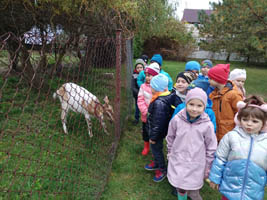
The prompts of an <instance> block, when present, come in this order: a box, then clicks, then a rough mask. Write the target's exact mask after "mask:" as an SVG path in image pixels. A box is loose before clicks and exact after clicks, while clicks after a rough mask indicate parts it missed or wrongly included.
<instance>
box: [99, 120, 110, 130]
mask: <svg viewBox="0 0 267 200" xmlns="http://www.w3.org/2000/svg"><path fill="white" fill-rule="evenodd" d="M99 121H100V124H101V126H102V128H103V129H104V132H105V133H106V134H107V135H109V132H108V131H107V126H106V124H105V122H104V117H103V116H101V117H100V118H99Z"/></svg>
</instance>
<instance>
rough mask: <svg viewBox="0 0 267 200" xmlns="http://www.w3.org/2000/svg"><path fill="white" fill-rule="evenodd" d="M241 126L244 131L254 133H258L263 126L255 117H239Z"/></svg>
mask: <svg viewBox="0 0 267 200" xmlns="http://www.w3.org/2000/svg"><path fill="white" fill-rule="evenodd" d="M241 127H242V128H243V129H244V131H246V132H247V133H248V134H253V133H256V134H258V133H259V132H260V130H261V129H262V127H263V122H262V121H261V120H260V119H258V118H255V117H251V116H248V117H242V118H241Z"/></svg>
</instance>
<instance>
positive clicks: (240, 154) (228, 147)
mask: <svg viewBox="0 0 267 200" xmlns="http://www.w3.org/2000/svg"><path fill="white" fill-rule="evenodd" d="M266 172H267V132H263V133H260V134H258V135H257V134H252V135H251V134H247V133H246V132H244V130H243V129H242V128H240V127H238V126H236V127H235V128H234V129H233V130H232V131H230V132H228V133H227V134H226V135H224V137H223V138H222V140H221V141H220V144H219V147H218V149H217V151H216V154H215V160H214V161H213V163H212V167H211V171H210V174H209V179H210V180H211V181H212V182H214V183H216V184H219V185H220V187H219V190H220V192H221V193H222V194H223V195H224V196H225V197H226V198H228V199H229V200H262V199H263V197H264V187H265V185H266V182H267V175H266Z"/></svg>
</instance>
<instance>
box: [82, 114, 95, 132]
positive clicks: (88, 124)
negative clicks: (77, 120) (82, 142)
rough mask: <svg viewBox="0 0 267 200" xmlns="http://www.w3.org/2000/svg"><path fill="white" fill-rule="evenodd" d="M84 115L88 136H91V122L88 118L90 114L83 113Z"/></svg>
mask: <svg viewBox="0 0 267 200" xmlns="http://www.w3.org/2000/svg"><path fill="white" fill-rule="evenodd" d="M84 117H85V120H86V123H87V126H88V134H89V137H93V132H92V122H91V119H90V115H88V114H85V115H84Z"/></svg>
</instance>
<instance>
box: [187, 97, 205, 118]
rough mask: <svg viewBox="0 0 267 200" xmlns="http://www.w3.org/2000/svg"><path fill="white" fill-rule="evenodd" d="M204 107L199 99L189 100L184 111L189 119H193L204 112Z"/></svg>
mask: <svg viewBox="0 0 267 200" xmlns="http://www.w3.org/2000/svg"><path fill="white" fill-rule="evenodd" d="M204 109H205V106H204V103H203V102H202V101H200V100H199V99H191V100H190V101H189V102H187V104H186V111H187V112H188V114H189V116H190V118H191V119H195V118H196V117H197V116H199V115H201V114H202V113H203V112H204Z"/></svg>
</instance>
